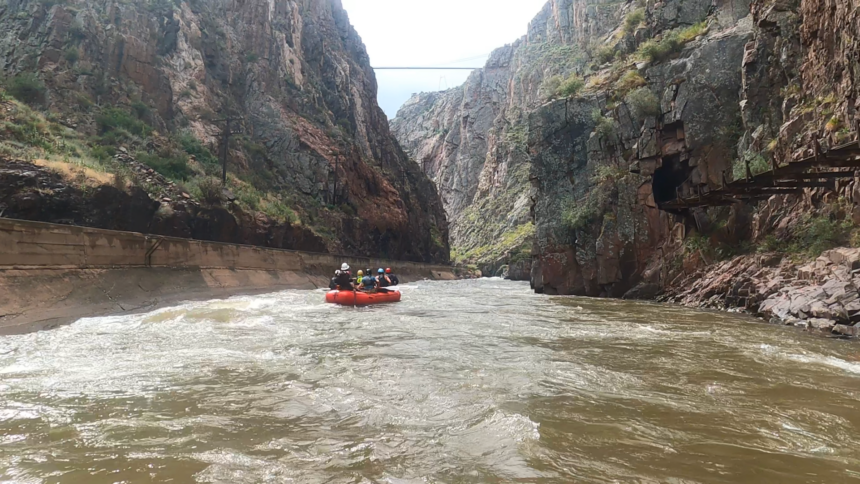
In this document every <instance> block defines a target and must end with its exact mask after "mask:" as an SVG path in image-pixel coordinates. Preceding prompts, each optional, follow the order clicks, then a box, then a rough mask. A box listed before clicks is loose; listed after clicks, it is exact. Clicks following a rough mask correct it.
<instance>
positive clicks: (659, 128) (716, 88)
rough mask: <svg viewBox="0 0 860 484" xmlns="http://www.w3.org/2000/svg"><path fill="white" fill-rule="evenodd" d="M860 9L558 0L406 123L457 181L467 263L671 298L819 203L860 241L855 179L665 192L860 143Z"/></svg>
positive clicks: (419, 100) (542, 280)
mask: <svg viewBox="0 0 860 484" xmlns="http://www.w3.org/2000/svg"><path fill="white" fill-rule="evenodd" d="M857 18H858V13H857V11H856V8H855V7H854V6H853V4H850V3H848V2H840V1H837V2H827V1H822V0H801V1H799V2H784V1H774V0H755V1H752V2H749V1H746V0H737V1H732V0H727V1H704V0H702V1H683V2H681V1H674V0H664V1H644V2H624V3H620V4H600V3H599V2H597V3H595V2H582V1H575V0H574V1H568V2H560V1H551V2H549V3H548V4H547V5H546V7H545V8H544V10H543V11H542V12H541V13H540V14H539V15H538V17H537V18H536V19H535V20H534V21H533V22H532V24H531V26H530V28H529V32H528V35H527V36H526V37H524V38H523V39H521V40H520V41H518V42H517V43H515V44H513V45H511V46H507V47H505V48H502V49H500V50H498V51H497V52H496V53H494V55H493V56H492V57H491V59H490V61H489V62H488V64H487V67H486V68H485V69H484V70H482V71H478V72H476V73H474V74H473V75H472V77H471V78H470V79H469V81H468V82H467V83H466V84H465V85H464V86H463V87H462V88H458V89H452V90H449V91H446V92H442V93H423V94H419V95H416V96H414V97H413V98H412V99H411V100H410V101H409V102H408V103H407V104H406V105H405V106H404V107H403V108H402V110H401V111H400V112H399V113H398V116H397V118H396V119H395V120H393V122H392V126H393V128H394V132H395V134H396V135H397V136H398V138H399V139H400V140H401V141H402V143H403V145H404V147H405V148H406V149H407V151H409V152H410V153H411V154H412V155H413V156H414V158H415V159H416V161H418V162H419V164H421V165H422V167H423V169H424V170H425V172H426V173H428V174H430V176H431V178H432V179H433V180H434V182H435V183H436V184H437V185H438V186H439V189H440V192H441V194H442V198H443V203H444V205H445V207H446V210H448V211H449V215H450V217H451V220H452V244H453V246H454V249H455V256H456V257H455V258H458V259H460V260H462V261H464V262H472V263H475V262H477V263H478V264H479V265H480V266H481V267H484V268H488V269H491V270H495V269H497V268H498V267H500V266H501V265H502V264H504V263H506V262H512V260H513V259H515V257H513V256H512V255H513V254H517V253H526V252H527V253H529V255H530V259H531V274H530V278H531V280H532V282H533V285H534V286H535V289H536V290H538V291H542V292H547V293H552V294H581V295H590V296H612V297H621V296H624V295H627V296H628V297H653V296H655V295H656V294H658V293H660V292H662V291H665V290H667V288H670V287H671V286H672V284H673V281H674V282H677V281H681V280H683V279H684V276H685V275H686V276H689V275H690V274H693V273H695V272H696V271H699V270H706V267H708V266H709V265H710V264H711V263H713V262H714V260H713V259H714V258H715V257H718V258H725V257H728V256H731V255H732V254H736V253H739V252H744V251H749V250H755V247H762V246H767V247H773V244H770V245H768V244H766V243H765V242H764V241H765V239H766V238H768V237H775V238H777V239H780V240H782V241H784V242H785V243H786V244H787V243H788V242H789V241H790V240H795V239H799V238H803V237H802V236H803V234H802V233H801V232H802V231H804V230H808V229H810V226H811V224H812V222H811V221H810V216H808V215H809V214H812V213H816V214H818V213H821V214H823V215H822V217H824V218H826V219H828V220H830V221H831V222H832V223H834V224H842V225H840V226H839V228H838V230H837V232H838V233H839V234H840V235H838V236H836V235H832V234H831V235H822V236H821V237H822V238H824V239H826V240H828V241H829V242H828V243H830V244H831V245H833V244H838V243H848V238H847V236H843V235H842V234H848V233H849V232H850V231H851V230H853V229H851V228H850V227H849V226H853V225H852V224H856V223H857V221H860V216H858V215H860V210H858V209H857V208H856V205H855V206H854V208H852V206H844V204H843V205H839V207H837V208H834V207H833V206H832V205H833V204H834V203H835V201H836V200H837V199H838V200H843V199H844V200H847V201H848V202H850V203H854V202H853V200H858V201H860V196H856V195H855V194H854V192H853V188H851V187H853V186H854V185H853V184H852V185H851V186H849V187H846V186H845V184H842V185H839V186H838V187H837V188H838V190H837V191H833V190H828V189H807V190H806V191H805V192H804V194H803V195H802V196H789V197H786V196H778V197H774V198H773V199H771V200H768V201H766V202H761V203H759V202H756V201H752V202H750V203H738V204H735V205H734V206H731V207H711V208H703V209H692V210H672V211H663V210H660V208H659V206H660V205H661V204H663V203H665V202H668V201H670V200H674V199H676V198H679V197H689V196H692V195H694V194H697V193H701V192H705V191H708V190H711V189H716V188H719V187H721V186H723V185H725V184H726V183H727V182H730V181H732V180H734V179H738V178H744V177H746V176H747V175H748V174H749V173H752V174H755V173H758V172H762V171H765V170H768V169H770V167H772V166H774V165H780V164H785V163H789V162H791V161H794V160H798V159H800V158H802V157H806V156H810V155H813V154H814V149H815V147H816V146H817V147H818V149H819V150H820V151H826V150H827V149H829V148H830V147H833V146H836V145H839V144H841V143H844V142H846V141H850V140H852V139H856V132H857V119H856V109H857V108H858V107H860V104H858V103H860V101H858V97H857V85H856V82H855V78H856V77H857V72H860V71H858V60H857V55H856V54H857V46H858V45H860V44H858V40H860V39H858V37H857V33H858V32H857V30H858V28H860V27H858V21H857ZM532 49H534V50H537V51H543V52H549V53H550V54H548V55H545V56H535V57H532V56H529V54H528V53H529V52H530V51H531V50H532ZM562 52H563V53H562ZM555 74H561V76H562V78H561V79H560V82H561V88H560V89H559V86H558V82H559V80H558V79H555V83H553V82H552V81H553V80H554V79H553V76H554V75H555ZM524 79H525V80H526V81H523V80H524ZM553 88H554V89H555V90H554V94H553V91H552V89H553ZM507 140H520V141H524V146H523V147H521V149H519V150H513V149H507V148H506V147H505V146H504V143H503V141H507ZM517 167H522V171H519V170H517V169H516V168H517ZM839 203H842V202H839ZM850 203H849V205H850ZM527 212H528V213H529V215H528V216H527V215H526V213H527ZM845 213H848V214H849V215H851V214H854V219H855V220H854V221H851V220H847V221H846V222H845V223H842V218H843V217H844V214H845ZM850 218H851V217H850V216H849V219H850ZM518 227H522V228H524V229H523V230H522V231H518V230H516V229H517V228H518ZM526 227H527V228H528V229H527V230H526V229H525V228H526ZM846 227H847V228H846ZM834 230H836V229H834ZM505 234H517V235H524V234H527V235H526V236H525V237H522V238H515V237H507V238H506V237H505ZM813 238H814V237H813ZM831 239H832V240H831ZM837 239H838V241H837ZM524 241H533V245H532V247H531V250H528V249H523V248H522V246H523V245H524V244H525V245H527V244H528V242H524ZM500 242H501V244H500ZM500 245H501V247H500ZM697 245H704V246H708V249H707V250H701V249H700V248H699V247H697ZM796 245H797V244H795V247H796ZM759 250H767V249H766V248H764V249H759ZM804 250H805V249H804ZM704 252H708V253H710V254H712V256H713V257H711V256H709V257H700V255H701V254H702V253H704ZM522 258H523V257H519V258H516V259H522Z"/></svg>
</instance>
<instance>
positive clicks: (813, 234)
mask: <svg viewBox="0 0 860 484" xmlns="http://www.w3.org/2000/svg"><path fill="white" fill-rule="evenodd" d="M850 230H851V223H850V222H848V221H847V220H838V219H837V218H836V217H835V216H834V214H829V215H817V216H813V215H809V214H807V216H806V217H804V220H803V223H802V224H801V225H800V226H799V227H797V228H796V229H795V230H794V237H793V240H792V242H791V244H790V245H789V248H788V250H789V252H793V253H802V254H806V255H807V256H809V257H818V256H819V255H821V253H822V252H824V251H826V250H830V249H832V248H834V247H838V246H840V245H842V244H843V243H846V242H847V241H848V238H849V233H850Z"/></svg>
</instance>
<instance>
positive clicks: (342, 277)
mask: <svg viewBox="0 0 860 484" xmlns="http://www.w3.org/2000/svg"><path fill="white" fill-rule="evenodd" d="M359 272H361V271H359ZM350 276H351V274H350V273H349V264H347V263H346V262H344V263H343V265H342V266H340V271H338V272H337V273H336V275H335V279H334V281H333V282H334V283H335V285H336V286H337V289H339V290H341V291H352V290H354V288H353V287H352V278H351V277H350Z"/></svg>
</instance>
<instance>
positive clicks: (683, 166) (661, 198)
mask: <svg viewBox="0 0 860 484" xmlns="http://www.w3.org/2000/svg"><path fill="white" fill-rule="evenodd" d="M689 177H690V164H689V162H688V160H681V156H680V155H672V156H670V157H666V158H663V166H661V167H660V168H657V169H656V170H655V171H654V177H653V180H652V186H653V189H654V201H655V202H657V204H658V205H659V204H660V203H663V202H669V201H672V200H675V199H676V198H678V190H677V189H678V187H680V186H681V185H683V184H684V182H686V181H687V179H688V178H689Z"/></svg>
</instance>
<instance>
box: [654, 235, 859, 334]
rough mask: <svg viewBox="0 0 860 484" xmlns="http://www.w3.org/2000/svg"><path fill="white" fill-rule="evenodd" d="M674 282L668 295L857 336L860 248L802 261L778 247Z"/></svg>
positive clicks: (684, 301)
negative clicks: (795, 260)
mask: <svg viewBox="0 0 860 484" xmlns="http://www.w3.org/2000/svg"><path fill="white" fill-rule="evenodd" d="M676 287H677V288H678V289H677V290H676V291H675V292H674V293H673V294H672V295H670V296H668V297H667V298H666V299H667V300H669V301H673V302H679V303H682V304H686V305H690V306H702V307H718V308H722V309H734V310H737V309H742V310H745V311H748V312H752V313H754V314H758V315H760V316H762V317H764V318H766V319H768V320H770V321H771V322H774V323H779V324H786V325H793V326H798V327H801V328H805V329H809V330H814V331H824V332H828V333H831V332H832V333H837V334H843V335H847V336H860V326H857V325H858V323H860V289H858V288H860V249H847V248H839V249H834V250H830V251H827V252H824V253H823V254H822V255H821V256H820V257H818V258H817V259H816V260H814V261H812V262H810V263H807V264H804V265H802V266H798V265H797V264H793V263H791V262H790V261H789V260H785V259H783V257H782V255H781V254H777V253H767V254H757V255H749V256H741V257H736V258H734V259H732V260H729V261H725V262H722V263H720V264H717V265H715V266H712V267H709V268H708V270H707V271H699V272H696V273H695V274H693V275H692V276H690V277H688V278H685V279H684V281H683V283H682V284H678V285H677V286H676Z"/></svg>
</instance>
